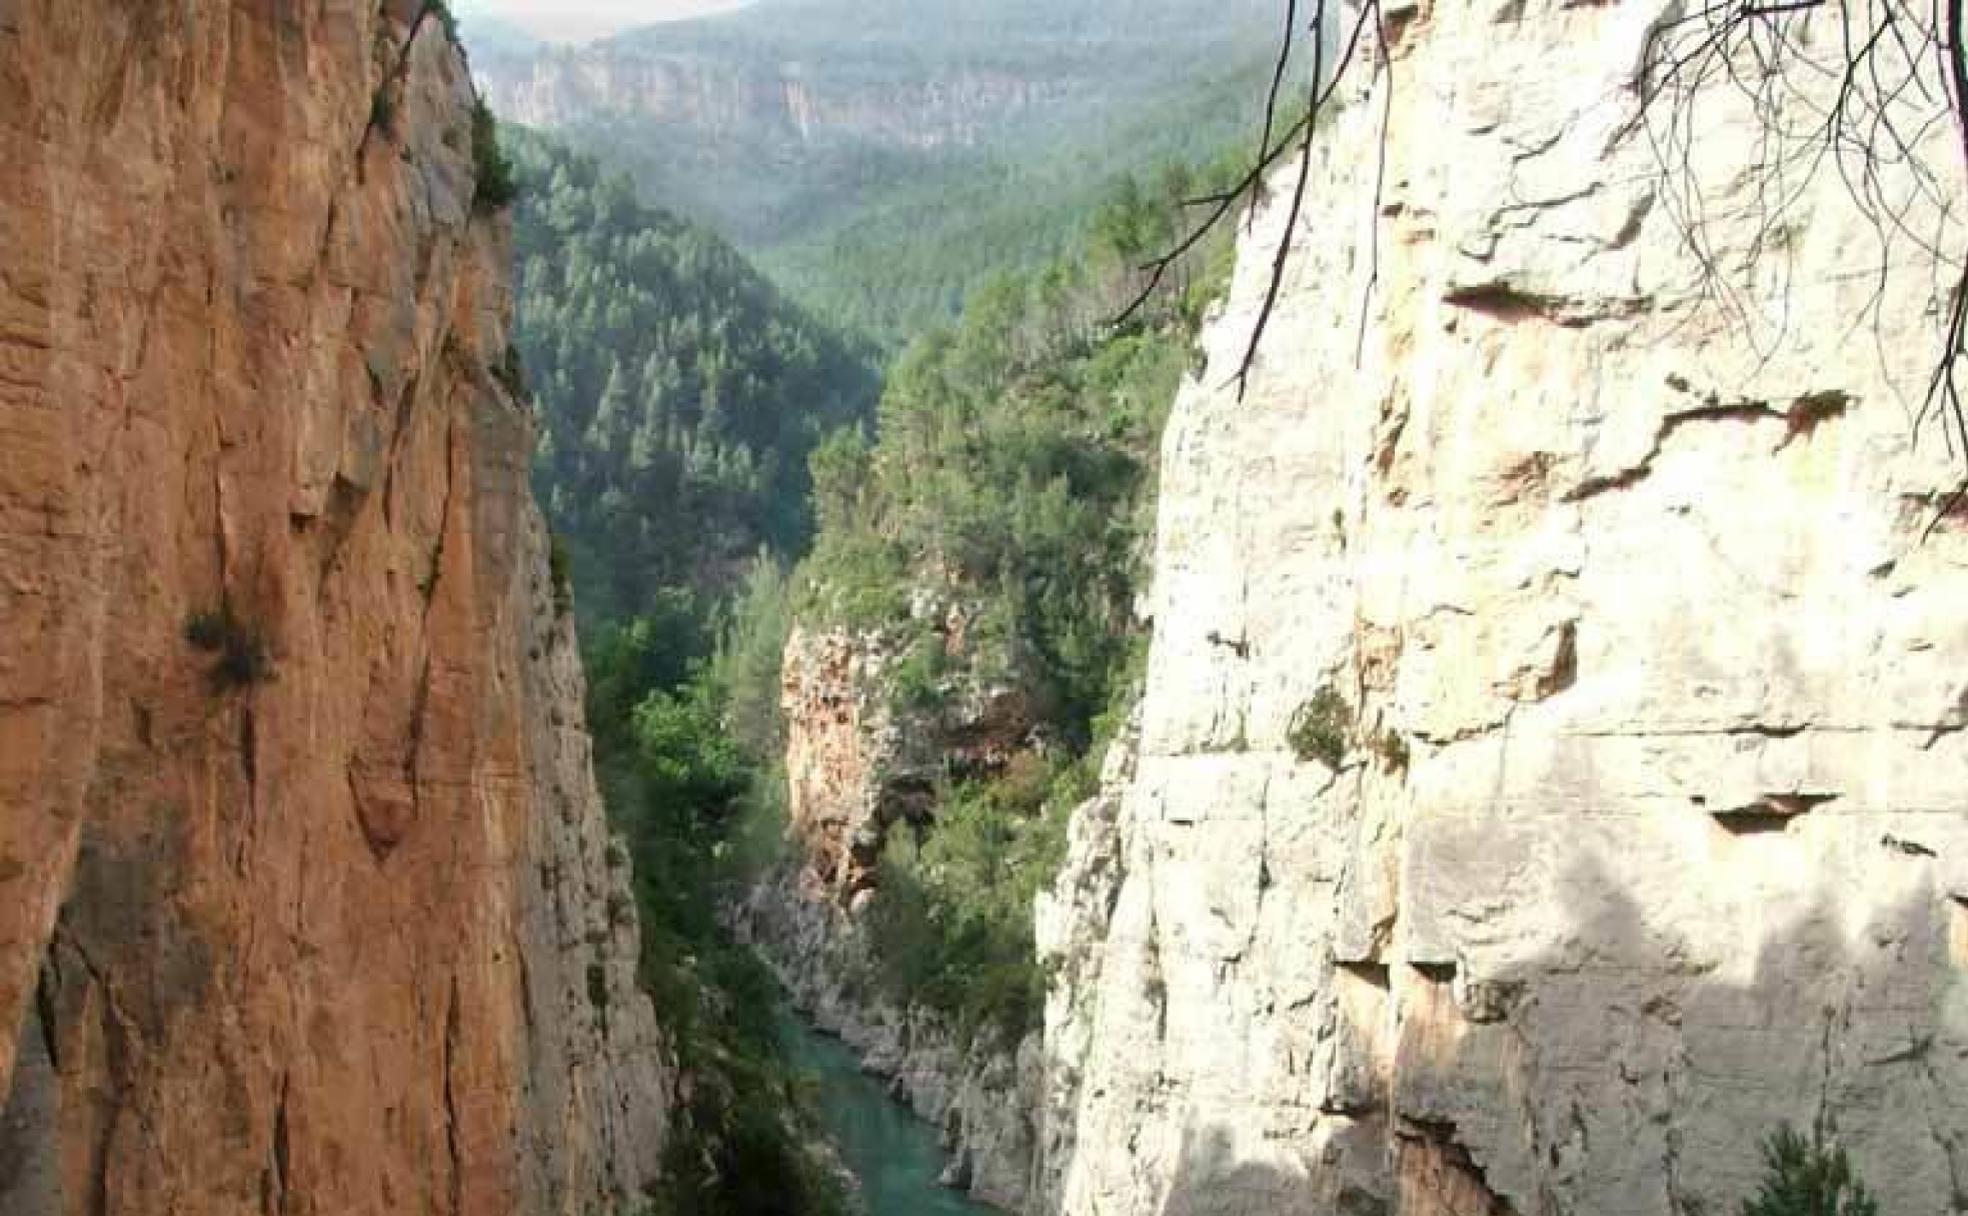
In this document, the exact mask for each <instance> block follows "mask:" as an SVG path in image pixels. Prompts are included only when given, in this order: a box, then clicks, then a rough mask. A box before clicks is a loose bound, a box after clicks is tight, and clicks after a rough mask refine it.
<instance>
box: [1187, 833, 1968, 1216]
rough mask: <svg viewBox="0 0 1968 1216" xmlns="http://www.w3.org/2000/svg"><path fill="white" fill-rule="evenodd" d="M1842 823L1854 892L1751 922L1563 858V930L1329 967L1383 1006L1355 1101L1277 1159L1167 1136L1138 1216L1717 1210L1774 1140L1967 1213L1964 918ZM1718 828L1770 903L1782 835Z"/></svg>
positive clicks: (1832, 893)
mask: <svg viewBox="0 0 1968 1216" xmlns="http://www.w3.org/2000/svg"><path fill="white" fill-rule="evenodd" d="M1870 818H1871V817H1868V820H1870ZM1861 826H1863V825H1861V824H1859V823H1854V824H1852V825H1851V827H1850V830H1844V832H1843V836H1842V837H1841V838H1840V840H1839V842H1838V843H1839V845H1840V847H1843V848H1846V849H1848V850H1859V849H1861V848H1862V847H1863V848H1865V849H1871V848H1877V849H1879V850H1881V851H1882V852H1881V854H1880V855H1879V856H1878V857H1871V858H1864V857H1861V858H1858V859H1852V858H1846V859H1844V860H1845V861H1846V862H1848V863H1849V864H1847V865H1843V866H1841V867H1840V868H1841V869H1843V870H1844V871H1845V872H1847V873H1848V874H1857V875H1870V876H1872V877H1873V878H1874V880H1875V881H1874V882H1872V883H1871V884H1868V885H1859V884H1854V885H1853V886H1850V887H1843V886H1834V885H1828V884H1826V883H1824V882H1822V881H1820V882H1819V883H1818V884H1817V885H1816V886H1815V887H1813V888H1811V889H1809V890H1808V891H1800V890H1798V889H1797V888H1795V887H1793V888H1790V895H1791V896H1793V897H1794V898H1789V899H1778V900H1777V901H1776V902H1777V906H1776V907H1773V908H1771V909H1770V910H1769V913H1768V917H1769V919H1770V920H1771V921H1773V922H1774V924H1773V925H1772V926H1771V927H1769V928H1765V927H1764V926H1763V924H1762V923H1760V922H1759V921H1758V919H1757V918H1756V911H1757V910H1756V909H1754V908H1749V909H1747V913H1748V914H1747V915H1745V916H1744V917H1743V918H1742V919H1741V921H1740V922H1739V923H1737V924H1734V925H1720V926H1718V925H1717V924H1716V922H1715V919H1714V918H1715V915H1716V913H1717V909H1718V906H1721V907H1727V906H1731V905H1732V903H1733V904H1735V905H1737V906H1740V902H1741V901H1740V898H1737V899H1735V900H1731V899H1729V898H1720V897H1716V896H1715V895H1714V893H1712V892H1705V891H1703V890H1701V887H1700V884H1701V880H1702V878H1703V877H1704V876H1703V875H1702V874H1700V873H1698V872H1692V871H1691V872H1689V873H1687V874H1684V875H1681V876H1678V881H1670V882H1668V883H1667V884H1666V885H1665V887H1657V888H1654V889H1650V890H1649V891H1647V892H1644V893H1642V894H1644V896H1645V898H1644V899H1643V898H1641V897H1640V896H1639V895H1636V892H1635V890H1634V889H1633V888H1631V887H1628V886H1624V885H1622V884H1621V883H1620V882H1618V881H1616V880H1615V879H1614V878H1613V876H1612V874H1613V871H1614V870H1615V869H1624V868H1628V867H1629V866H1630V862H1627V861H1625V860H1624V859H1614V860H1608V859H1603V858H1601V857H1598V856H1595V855H1594V854H1593V853H1592V851H1591V846H1590V845H1581V844H1574V845H1571V846H1568V847H1569V848H1570V850H1571V853H1572V855H1571V856H1570V858H1569V859H1568V860H1567V861H1566V862H1565V863H1564V864H1563V865H1562V866H1561V867H1559V869H1558V871H1557V882H1556V887H1557V890H1558V893H1559V895H1560V898H1561V906H1562V907H1563V908H1564V910H1565V913H1566V916H1565V918H1564V923H1563V925H1562V927H1560V928H1558V930H1557V931H1556V932H1551V933H1547V934H1546V935H1545V936H1544V938H1543V939H1542V940H1541V942H1540V944H1539V945H1538V947H1537V948H1535V949H1531V950H1527V951H1526V952H1525V954H1524V955H1523V956H1522V957H1521V958H1509V957H1508V954H1509V950H1510V946H1511V943H1510V942H1508V941H1490V942H1487V943H1485V944H1484V950H1479V951H1475V952H1473V953H1475V954H1477V955H1478V956H1479V957H1481V956H1482V955H1483V954H1484V952H1485V951H1487V955H1488V957H1489V958H1491V959H1495V958H1496V957H1498V956H1499V955H1502V956H1504V957H1505V958H1506V959H1507V961H1505V962H1502V963H1494V962H1493V963H1491V964H1489V965H1487V966H1486V965H1485V964H1483V963H1481V962H1475V963H1472V962H1469V961H1467V960H1461V959H1459V960H1458V961H1457V962H1455V963H1430V964H1421V965H1416V964H1411V963H1400V962H1396V963H1394V964H1393V965H1391V966H1388V967H1381V966H1379V965H1378V964H1355V965H1351V966H1336V967H1335V974H1338V973H1340V972H1341V971H1352V972H1353V973H1354V974H1359V973H1361V972H1362V971H1365V972H1368V973H1371V974H1372V975H1374V976H1375V977H1376V983H1377V984H1378V986H1379V987H1380V988H1381V989H1382V990H1383V991H1384V992H1385V1002H1384V1004H1383V1005H1382V1007H1381V1010H1380V1017H1381V1024H1380V1026H1379V1027H1378V1030H1377V1032H1375V1031H1368V1032H1365V1033H1361V1034H1358V1035H1357V1037H1356V1038H1355V1040H1354V1041H1356V1042H1359V1043H1371V1044H1375V1046H1374V1048H1373V1049H1372V1050H1373V1052H1374V1053H1375V1054H1376V1055H1378V1057H1379V1058H1378V1059H1376V1060H1375V1061H1373V1063H1372V1065H1371V1067H1370V1072H1371V1073H1372V1074H1373V1075H1374V1076H1376V1077H1377V1078H1378V1079H1377V1080H1376V1081H1375V1082H1374V1083H1373V1085H1372V1088H1371V1094H1370V1095H1369V1096H1366V1097H1364V1098H1363V1099H1362V1100H1359V1101H1353V1102H1349V1103H1348V1104H1347V1107H1346V1109H1345V1110H1344V1111H1340V1112H1335V1111H1334V1109H1333V1106H1332V1102H1331V1099H1330V1095H1328V1096H1327V1098H1326V1099H1324V1100H1323V1101H1322V1103H1321V1104H1322V1105H1323V1106H1324V1107H1325V1112H1324V1113H1322V1114H1321V1115H1320V1116H1319V1117H1318V1119H1317V1120H1316V1121H1315V1124H1314V1127H1313V1130H1312V1131H1311V1132H1310V1133H1309V1135H1307V1136H1305V1137H1303V1138H1301V1139H1298V1140H1297V1141H1296V1144H1295V1147H1294V1148H1293V1149H1292V1150H1290V1151H1286V1150H1285V1146H1284V1145H1282V1144H1278V1143H1275V1142H1263V1141H1260V1140H1259V1138H1258V1136H1257V1134H1256V1132H1255V1131H1254V1130H1253V1129H1250V1128H1243V1127H1237V1128H1231V1127H1227V1126H1224V1125H1220V1124H1219V1125H1209V1124H1204V1125H1201V1126H1198V1127H1192V1128H1191V1129H1189V1131H1188V1132H1186V1133H1185V1136H1184V1144H1183V1152H1182V1156H1181V1160H1180V1162H1179V1165H1178V1168H1177V1172H1176V1175H1175V1177H1174V1179H1173V1181H1172V1184H1171V1186H1170V1188H1169V1190H1168V1191H1167V1192H1166V1196H1165V1198H1164V1201H1163V1203H1162V1204H1161V1206H1160V1208H1159V1210H1158V1216H1246V1214H1248V1216H1257V1214H1259V1213H1265V1214H1271V1213H1277V1214H1283V1216H1297V1214H1299V1213H1304V1214H1306V1216H1313V1214H1316V1216H1586V1214H1589V1216H1731V1214H1733V1213H1734V1212H1736V1211H1737V1210H1738V1206H1739V1203H1740V1201H1741V1199H1742V1198H1743V1197H1745V1196H1746V1195H1748V1194H1749V1193H1751V1192H1752V1191H1753V1190H1754V1189H1755V1187H1756V1185H1757V1182H1758V1180H1759V1178H1760V1176H1761V1174H1762V1171H1763V1166H1762V1159H1761V1155H1760V1149H1761V1144H1762V1142H1763V1140H1764V1138H1765V1137H1767V1136H1768V1135H1769V1134H1770V1133H1771V1132H1772V1131H1773V1130H1774V1129H1775V1128H1776V1127H1777V1125H1778V1124H1779V1123H1783V1122H1788V1123H1790V1124H1791V1125H1793V1126H1795V1127H1797V1128H1798V1129H1800V1130H1802V1131H1806V1132H1810V1131H1812V1130H1816V1131H1818V1132H1820V1133H1822V1134H1823V1135H1825V1136H1826V1137H1828V1138H1830V1139H1832V1140H1834V1141H1836V1142H1838V1143H1839V1144H1841V1145H1843V1146H1844V1147H1845V1148H1846V1149H1848V1150H1849V1151H1850V1153H1851V1155H1852V1159H1853V1161H1854V1164H1855V1165H1856V1167H1857V1168H1858V1171H1859V1173H1860V1175H1861V1176H1862V1177H1863V1179H1864V1180H1865V1181H1866V1183H1867V1184H1868V1186H1869V1187H1870V1188H1871V1189H1872V1190H1873V1192H1874V1193H1875V1195H1877V1196H1878V1197H1879V1199H1880V1201H1881V1211H1883V1212H1887V1213H1895V1214H1900V1213H1905V1214H1911V1213H1923V1214H1924V1213H1930V1212H1953V1213H1964V1212H1968V1102H1964V1101H1963V1100H1962V1099H1961V1097H1960V1095H1962V1094H1968V993H1964V991H1963V986H1962V985H1961V984H1960V983H1959V978H1960V971H1959V968H1960V966H1961V964H1962V960H1963V958H1964V955H1965V954H1968V907H1964V905H1963V904H1962V903H1961V902H1959V901H1957V899H1956V898H1955V897H1954V896H1953V895H1952V894H1951V890H1950V887H1949V886H1948V883H1947V880H1946V877H1945V875H1944V874H1943V872H1942V870H1941V867H1940V864H1939V861H1938V859H1937V858H1936V857H1935V856H1934V855H1933V853H1932V851H1929V850H1926V849H1924V848H1921V847H1914V848H1909V847H1908V846H1907V842H1905V841H1901V840H1897V839H1895V838H1894V837H1893V836H1891V835H1884V836H1882V835H1881V834H1880V833H1878V832H1874V831H1870V830H1869V827H1868V828H1867V830H1863V831H1862V830H1860V828H1861ZM1718 831H1722V832H1724V838H1721V839H1718V840H1717V842H1716V843H1717V846H1718V848H1722V849H1737V850H1742V849H1748V850H1751V851H1750V852H1748V853H1739V854H1736V855H1733V856H1732V857H1731V858H1730V865H1732V866H1738V867H1744V868H1743V869H1742V870H1740V871H1739V872H1740V873H1743V874H1744V875H1745V885H1746V886H1747V885H1751V884H1754V889H1755V890H1757V891H1759V892H1760V891H1762V890H1763V889H1764V888H1765V887H1766V886H1768V887H1774V888H1776V889H1782V888H1783V887H1784V879H1783V878H1778V879H1776V880H1774V882H1773V881H1772V880H1771V877H1770V876H1771V874H1773V873H1776V872H1777V871H1772V870H1769V869H1765V870H1762V871H1758V870H1756V869H1754V867H1757V866H1763V867H1778V868H1779V869H1780V868H1781V867H1783V866H1784V864H1785V855H1784V853H1783V851H1782V849H1781V848H1780V847H1778V848H1772V846H1776V845H1777V844H1778V842H1780V841H1782V840H1783V839H1785V835H1784V833H1782V832H1775V833H1771V834H1768V835H1765V834H1763V833H1757V834H1754V835H1752V836H1750V837H1747V838H1744V837H1740V836H1737V835H1735V834H1734V833H1729V832H1726V830H1725V829H1721V828H1718ZM1855 841H1856V842H1863V844H1860V843H1854V842H1855ZM1766 849H1767V850H1769V852H1768V855H1761V851H1762V850H1766ZM1467 860H1468V861H1469V862H1470V864H1480V863H1481V860H1482V859H1481V858H1469V859H1467ZM1793 860H1794V859H1793ZM1707 877H1709V878H1711V879H1713V878H1714V875H1713V874H1711V875H1708V876H1707ZM1798 881H1799V883H1800V884H1801V882H1802V879H1801V878H1800V879H1799V880H1798ZM1682 884H1686V885H1682ZM1649 909H1651V912H1650V911H1648V910H1649ZM1310 1088H1311V1089H1316V1088H1317V1081H1316V1078H1315V1079H1314V1080H1313V1082H1312V1084H1311V1086H1310ZM1302 1096H1304V1097H1308V1098H1309V1097H1312V1096H1313V1095H1312V1094H1310V1093H1308V1094H1306V1095H1302ZM1239 1145H1242V1146H1244V1148H1245V1150H1246V1151H1244V1152H1242V1153H1240V1152H1239V1151H1238V1146H1239ZM1307 1146H1313V1147H1307ZM1254 1155H1255V1156H1256V1157H1258V1158H1264V1159H1254Z"/></svg>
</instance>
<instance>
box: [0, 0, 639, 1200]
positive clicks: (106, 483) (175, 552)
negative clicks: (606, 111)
mask: <svg viewBox="0 0 1968 1216" xmlns="http://www.w3.org/2000/svg"><path fill="white" fill-rule="evenodd" d="M441 17H442V14H441V12H440V11H439V10H438V9H437V8H436V7H434V6H431V5H427V4H423V3H417V2H410V0H390V2H388V3H383V4H380V5H379V4H376V3H372V2H369V0H361V2H357V0H331V2H328V3H322V4H314V5H306V6H289V5H240V4H233V3H220V2H215V0H168V2H164V3H157V4H144V5H127V4H118V3H110V2H107V0H104V2H95V0H81V2H75V0H60V2H53V0H50V2H46V3H30V4H23V5H10V6H8V8H7V10H6V11H5V13H3V14H0V147H4V149H5V157H6V160H7V163H8V164H9V165H10V166H11V168H10V170H9V172H8V173H7V174H6V175H5V180H4V183H0V570H4V575H0V619H4V620H5V622H6V627H5V629H4V630H0V807H4V812H5V813H4V815H0V1024H4V1025H5V1027H6V1033H5V1034H4V1035H0V1093H4V1094H5V1095H7V1096H6V1105H5V1115H4V1118H0V1210H4V1211H5V1212H7V1213H9V1216H42V1214H44V1213H48V1214H52V1213H69V1212H90V1213H98V1214H111V1216H113V1214H115V1213H154V1212H165V1211H197V1212H200V1213H214V1214H216V1213H234V1212H236V1213H248V1212H251V1213H266V1212H340V1213H405V1212H428V1213H471V1214H472V1216H496V1214H498V1213H507V1212H510V1213H527V1214H529V1216H533V1214H540V1213H566V1214H568V1216H575V1214H585V1213H588V1212H591V1211H593V1210H595V1209H596V1208H597V1207H604V1208H613V1207H615V1206H617V1205H618V1204H619V1205H624V1206H625V1205H626V1204H627V1202H628V1201H629V1199H630V1198H631V1197H633V1196H636V1195H638V1194H640V1192H641V1190H642V1189H643V1187H644V1186H645V1185H646V1184H647V1183H648V1182H649V1181H650V1180H651V1179H653V1178H654V1177H655V1176H656V1175H657V1173H658V1171H659V1168H660V1163H661V1158H662V1153H663V1149H664V1145H665V1140H666V1134H667V1131H666V1129H667V1126H668V1120H669V1109H670V1105H671V1097H672V1094H673V1090H674V1088H675V1085H676V1078H675V1070H674V1066H673V1064H672V1062H671V1060H670V1058H669V1049H668V1046H667V1044H666V1040H665V1037H664V1035H663V1033H662V1031H661V1029H660V1028H659V1027H658V1026H657V1025H656V1022H655V1019H654V1016H653V1013H652V1010H651V1006H650V1004H649V1001H648V999H647V998H646V997H645V996H644V995H643V994H642V993H641V991H640V990H639V988H638V985H637V982H636V967H637V955H638V944H637V929H636V923H635V917H634V913H633V905H632V904H631V902H630V900H629V895H628V887H627V876H626V874H625V873H624V872H623V871H622V870H621V869H620V863H619V858H618V860H617V862H616V864H613V865H611V863H610V856H611V855H612V854H615V853H616V852H617V850H615V849H614V847H613V846H612V845H611V843H610V838H609V834H608V829H607V827H606V824H605V822H604V820H603V818H602V813H601V807H600V802H599V799H598V797H597V795H596V793H595V788H594V781H593V776H592V773H591V771H590V769H589V764H588V743H587V736H586V734H585V731H584V728H583V720H582V675H581V670H580V665H579V659H578V657H577V654H576V651H575V646H574V638H573V633H572V622H571V617H570V616H569V614H568V613H567V612H566V611H565V607H564V605H563V604H561V603H559V602H558V601H559V600H560V599H561V598H562V596H563V595H564V592H563V591H560V590H558V589H557V588H556V587H555V586H554V580H553V578H552V576H551V574H550V572H549V565H550V563H549V560H548V547H549V542H548V538H547V535H546V531H545V528H544V526H543V525H542V523H541V521H540V517H539V514H538V512H537V511H536V510H535V508H534V506H533V503H532V499H531V494H530V490H529V488H528V484H527V482H528V471H529V462H530V457H531V452H532V447H533V437H534V432H535V422H534V420H533V419H532V418H531V417H530V416H529V411H528V407H527V406H526V404H525V403H524V401H523V400H522V399H521V397H520V395H519V392H518V389H519V385H518V383H517V381H516V378H515V376H514V374H513V372H512V370H511V368H512V364H511V362H510V360H509V358H508V340H507V326H508V320H509V314H510V307H511V301H510V299H509V289H508V286H507V279H508V274H509V268H508V265H507V263H508V262H509V260H510V253H509V232H508V222H507V221H506V220H505V219H504V218H503V217H502V216H501V215H500V214H499V213H498V212H497V211H496V209H495V208H493V207H490V206H485V205H482V204H483V199H482V198H481V197H480V191H481V189H482V182H481V181H480V180H479V179H480V177H481V176H482V169H483V166H482V165H480V164H477V163H475V151H482V150H480V149H475V140H474V134H475V132H474V121H473V94H472V85H471V81H470V77H469V74H468V71H467V69H466V65H465V62H464V59H463V56H462V54H461V52H460V51H459V49H458V47H457V46H456V45H455V43H454V42H453V41H452V39H451V37H450V36H449V34H448V32H447V30H446V23H445V21H444V20H442V19H441Z"/></svg>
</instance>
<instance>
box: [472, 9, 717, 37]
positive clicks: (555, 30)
mask: <svg viewBox="0 0 1968 1216" xmlns="http://www.w3.org/2000/svg"><path fill="white" fill-rule="evenodd" d="M745 2H746V0H471V2H470V3H466V4H460V5H458V6H457V7H458V10H459V12H460V13H462V14H464V15H465V16H466V20H467V21H469V20H470V14H472V13H484V14H486V15H487V16H492V17H500V18H503V19H504V20H507V21H510V22H512V23H513V24H514V25H517V26H519V27H521V28H522V29H524V30H526V31H527V32H529V33H531V34H534V35H536V36H537V37H541V38H551V39H553V40H555V41H557V42H585V41H587V40H588V39H590V38H600V37H603V36H605V35H608V34H613V33H617V32H619V31H621V30H625V29H628V28H630V27H631V26H637V25H653V24H655V23H656V22H658V21H675V20H676V19H678V18H679V17H696V16H700V15H702V14H704V13H715V12H721V11H723V10H725V9H732V8H738V7H739V6H741V5H743V4H744V3H745Z"/></svg>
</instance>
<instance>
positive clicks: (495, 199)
mask: <svg viewBox="0 0 1968 1216" xmlns="http://www.w3.org/2000/svg"><path fill="white" fill-rule="evenodd" d="M472 160H473V162H474V163H475V164H476V165H477V167H478V192H477V193H476V194H474V195H473V196H472V205H473V206H475V207H477V208H478V209H479V210H481V211H498V210H500V209H502V208H505V207H510V206H511V205H512V204H513V201H514V200H515V199H517V198H518V197H519V182H518V179H516V178H515V177H514V176H513V167H512V162H511V161H509V160H507V159H506V153H505V150H504V149H503V148H501V147H499V120H498V119H496V118H494V117H493V116H492V107H491V106H488V105H486V104H485V99H484V98H483V97H481V98H479V99H478V100H477V101H475V102H473V103H472Z"/></svg>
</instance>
